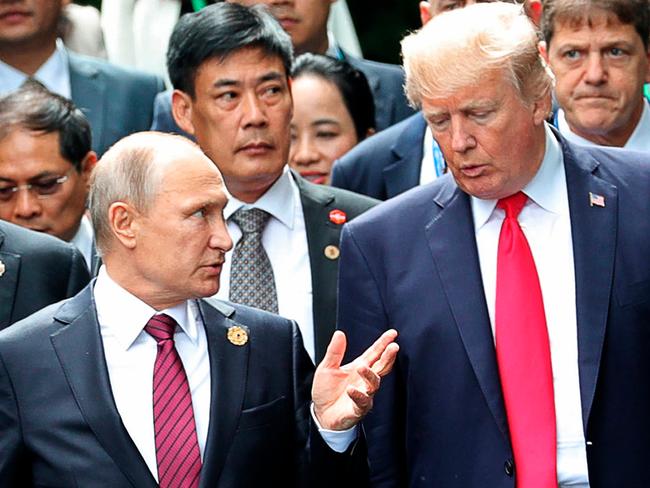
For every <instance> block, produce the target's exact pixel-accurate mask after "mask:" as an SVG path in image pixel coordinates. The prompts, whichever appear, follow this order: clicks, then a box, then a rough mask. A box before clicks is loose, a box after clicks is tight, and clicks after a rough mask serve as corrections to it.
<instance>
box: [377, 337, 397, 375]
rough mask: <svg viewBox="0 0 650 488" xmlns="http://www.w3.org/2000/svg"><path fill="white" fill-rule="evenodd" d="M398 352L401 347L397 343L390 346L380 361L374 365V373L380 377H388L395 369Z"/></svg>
mask: <svg viewBox="0 0 650 488" xmlns="http://www.w3.org/2000/svg"><path fill="white" fill-rule="evenodd" d="M398 352H399V345H398V344H397V343H395V342H393V343H391V344H388V346H387V347H386V349H384V352H383V353H382V355H381V357H380V358H379V360H378V361H376V362H375V364H373V365H372V371H373V372H374V373H375V374H377V375H378V376H380V377H383V376H386V375H387V374H388V373H390V372H391V370H392V369H393V365H394V364H395V360H396V359H397V353H398Z"/></svg>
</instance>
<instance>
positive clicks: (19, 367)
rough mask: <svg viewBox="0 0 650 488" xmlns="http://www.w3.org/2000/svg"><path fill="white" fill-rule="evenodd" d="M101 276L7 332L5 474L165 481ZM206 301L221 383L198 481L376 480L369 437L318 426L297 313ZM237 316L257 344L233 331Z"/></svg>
mask: <svg viewBox="0 0 650 488" xmlns="http://www.w3.org/2000/svg"><path fill="white" fill-rule="evenodd" d="M91 287H92V285H89V286H88V287H86V288H85V289H84V290H82V291H81V292H80V293H79V294H78V295H76V296H75V297H74V298H72V299H70V300H68V301H66V302H63V303H62V304H54V305H51V306H49V307H47V308H45V309H43V310H42V311H40V312H38V313H36V314H34V315H32V316H31V317H29V318H27V319H25V320H23V321H21V322H19V323H17V324H15V325H14V326H12V327H10V328H9V329H7V330H5V331H3V332H2V333H0V486H3V487H19V486H20V487H29V486H34V487H36V486H39V487H40V486H51V487H55V486H58V487H76V486H78V487H108V486H110V487H112V488H123V487H124V488H126V487H130V488H147V487H150V488H155V487H157V486H158V485H157V483H156V482H155V480H154V478H153V476H152V475H151V473H150V471H149V469H148V468H147V465H146V464H145V462H144V460H143V459H142V456H141V455H140V452H139V451H138V449H137V448H136V446H135V444H134V443H133V441H132V440H131V438H130V437H129V434H128V432H127V431H126V429H125V428H124V425H123V424H122V421H121V418H120V416H119V413H118V411H117V407H116V405H115V402H114V399H113V396H112V393H111V386H110V380H109V376H108V371H107V365H106V360H105V358H104V351H103V345H102V340H101V335H100V328H99V324H98V322H97V317H96V310H95V306H94V301H93V298H92V288H91ZM199 309H200V312H201V314H202V317H203V321H204V324H205V331H206V335H207V340H208V353H209V357H210V381H211V385H212V391H211V403H210V421H209V428H208V436H207V442H206V446H205V453H204V457H203V468H202V472H201V479H200V485H199V486H200V487H202V488H207V487H218V488H226V487H228V488H247V487H250V488H257V487H259V486H283V487H284V486H295V487H311V486H324V487H325V486H327V487H330V486H340V484H339V483H343V485H347V483H348V481H347V480H350V482H353V483H357V482H359V483H361V484H362V485H363V481H364V479H365V480H366V483H367V465H366V461H365V456H364V452H365V451H364V448H363V445H362V444H363V443H362V442H361V443H357V445H354V446H353V448H352V449H351V452H348V453H344V454H336V453H334V451H331V450H329V448H327V446H326V445H325V444H324V442H323V441H322V439H321V438H320V435H319V434H318V433H317V432H315V426H314V425H313V422H312V421H311V416H310V412H309V404H310V398H311V394H310V389H311V379H312V369H313V366H312V364H311V361H310V359H309V357H308V356H307V354H306V352H305V351H304V348H303V345H302V340H301V337H300V332H299V330H298V327H297V325H296V324H295V323H294V322H290V321H288V320H286V319H283V318H281V317H278V316H276V315H272V314H268V313H266V312H261V311H259V310H255V309H251V308H247V307H243V306H237V305H230V304H227V303H225V302H220V301H217V300H202V301H199ZM235 325H238V326H240V327H245V328H246V329H247V331H248V342H246V344H244V345H235V344H232V343H231V342H230V341H229V340H228V338H227V334H228V329H229V328H230V327H232V326H235ZM339 477H340V479H339Z"/></svg>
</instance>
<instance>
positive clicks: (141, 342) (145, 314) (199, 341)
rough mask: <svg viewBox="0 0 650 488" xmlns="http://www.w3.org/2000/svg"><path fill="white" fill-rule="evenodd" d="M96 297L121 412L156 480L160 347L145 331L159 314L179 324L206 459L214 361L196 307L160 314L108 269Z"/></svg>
mask: <svg viewBox="0 0 650 488" xmlns="http://www.w3.org/2000/svg"><path fill="white" fill-rule="evenodd" d="M93 293H94V297H95V304H96V307H97V319H98V321H99V327H100V332H101V336H102V342H103V344H104V355H105V357H106V365H107V366H108V377H109V379H110V383H111V390H112V392H113V398H115V404H116V405H117V411H118V413H119V414H120V417H121V418H122V422H123V423H124V427H125V428H126V431H127V432H128V433H129V436H130V437H131V439H133V442H134V443H135V445H136V447H137V448H138V451H140V454H141V455H142V457H143V459H144V461H145V462H146V463H147V466H148V467H149V470H150V471H151V474H152V475H153V476H154V478H155V479H156V480H157V479H158V467H157V466H158V465H157V463H156V444H155V438H154V426H153V367H154V362H155V360H156V353H157V344H156V340H155V339H154V338H153V337H151V336H150V335H149V334H147V333H146V332H145V331H144V326H145V325H147V322H148V320H149V319H150V318H151V317H152V316H153V315H155V314H157V313H166V314H167V315H169V316H171V317H173V318H174V319H175V320H176V322H178V325H179V327H178V328H177V329H176V333H175V334H174V342H175V344H176V350H177V351H178V354H179V356H180V357H181V361H182V362H183V366H184V368H185V373H186V374H187V379H188V382H189V385H190V393H191V395H192V406H193V408H194V420H195V422H196V434H197V438H198V443H199V450H200V452H201V459H203V454H204V450H205V442H206V439H207V436H208V424H209V421H210V360H209V356H208V345H207V338H206V335H205V329H204V326H203V321H202V319H201V314H200V312H199V309H198V306H197V305H196V302H194V301H187V302H185V303H183V304H181V305H178V306H175V307H172V308H169V309H166V310H163V311H161V312H157V311H156V310H154V309H153V308H151V307H150V306H149V305H147V304H146V303H144V302H143V301H142V300H140V299H139V298H137V297H135V296H134V295H132V294H131V293H129V292H128V291H126V290H125V289H124V288H122V287H121V286H119V285H118V284H117V283H115V282H114V281H113V280H112V279H111V277H110V276H109V275H108V273H107V272H106V268H105V267H104V266H102V267H101V268H100V270H99V274H98V275H97V281H96V282H95V288H94V290H93Z"/></svg>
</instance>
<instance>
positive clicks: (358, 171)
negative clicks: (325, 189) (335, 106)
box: [332, 112, 427, 200]
mask: <svg viewBox="0 0 650 488" xmlns="http://www.w3.org/2000/svg"><path fill="white" fill-rule="evenodd" d="M426 127H427V126H426V122H425V121H424V118H423V117H422V113H421V112H418V113H417V114H415V115H413V116H412V117H409V118H408V119H406V120H404V121H402V122H400V123H399V124H396V125H394V126H393V127H390V128H389V129H386V130H385V131H382V132H380V133H379V134H376V135H374V136H372V137H369V138H368V139H365V140H363V141H361V142H360V143H359V144H357V145H356V146H355V147H353V148H352V149H351V150H350V151H349V152H347V153H346V154H344V155H343V156H342V157H341V158H340V159H339V160H337V161H336V162H335V163H334V167H333V168H332V186H336V187H338V188H345V189H346V190H350V191H354V192H357V193H361V194H363V195H368V196H371V197H373V198H378V199H380V200H387V199H389V198H392V197H394V196H396V195H399V194H400V193H403V192H405V191H406V190H409V189H411V188H413V187H414V186H418V185H419V184H420V171H421V169H422V156H423V155H422V148H423V144H424V135H425V132H426Z"/></svg>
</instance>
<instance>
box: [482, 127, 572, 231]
mask: <svg viewBox="0 0 650 488" xmlns="http://www.w3.org/2000/svg"><path fill="white" fill-rule="evenodd" d="M544 128H545V134H546V147H545V150H544V158H543V159H542V164H541V165H540V167H539V169H538V170H537V173H536V174H535V176H534V177H533V179H532V180H531V181H529V182H528V184H527V185H526V186H525V187H524V189H523V190H522V191H523V192H524V193H525V194H526V195H527V196H528V198H529V199H530V200H532V201H533V202H535V203H536V204H537V205H539V206H540V207H541V208H543V209H544V210H546V211H548V212H551V213H560V212H561V211H562V208H563V205H562V202H563V200H562V191H563V189H564V188H565V183H564V181H563V177H564V171H558V169H559V168H561V167H562V165H563V164H564V157H563V155H562V149H561V148H560V143H559V141H558V140H557V139H556V138H555V136H554V135H553V132H552V131H551V129H550V128H549V126H548V125H546V124H545V126H544ZM471 202H472V215H473V218H474V229H475V230H478V229H480V228H481V227H482V226H483V225H485V223H486V222H487V221H488V219H489V218H490V216H491V215H492V212H493V211H494V208H495V207H496V205H497V200H482V199H480V198H476V197H471ZM527 205H528V203H527Z"/></svg>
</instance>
